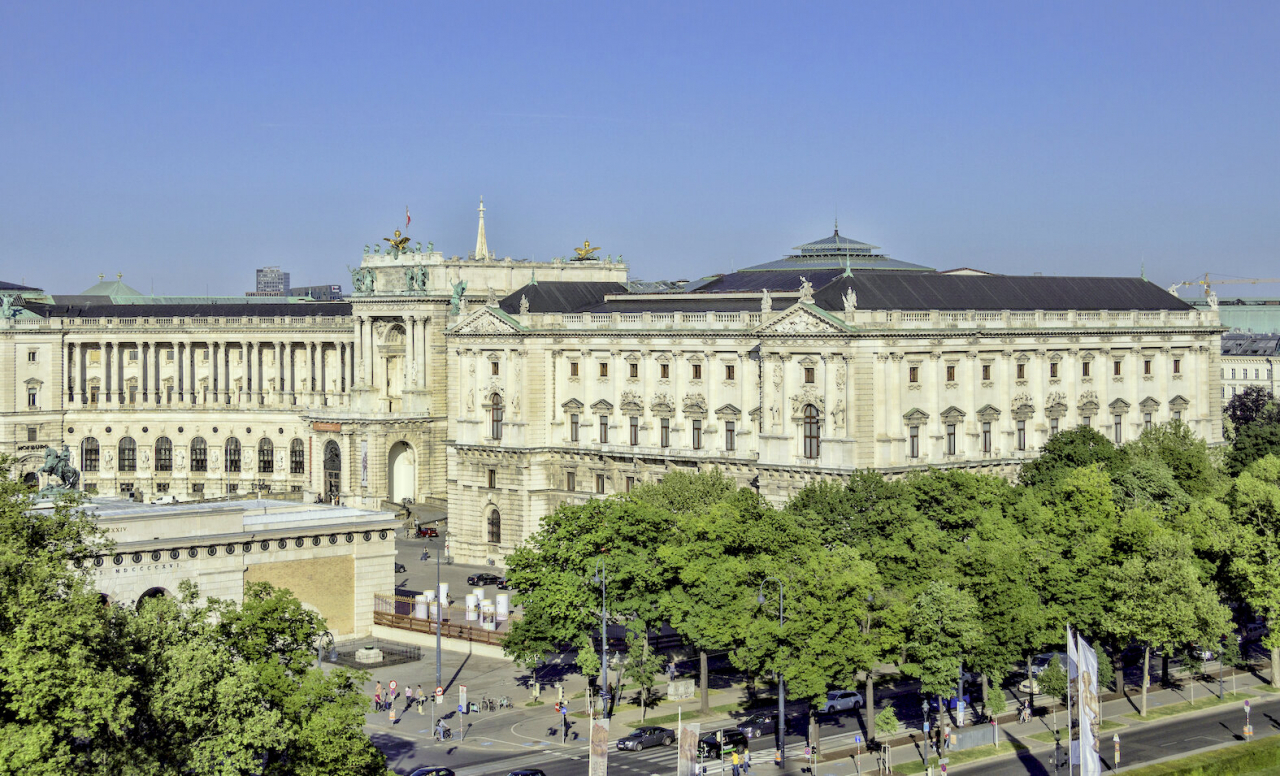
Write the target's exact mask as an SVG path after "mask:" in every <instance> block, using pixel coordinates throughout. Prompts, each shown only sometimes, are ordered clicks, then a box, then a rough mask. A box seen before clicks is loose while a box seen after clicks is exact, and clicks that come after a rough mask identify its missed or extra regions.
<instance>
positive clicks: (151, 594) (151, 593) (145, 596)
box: [135, 587, 170, 611]
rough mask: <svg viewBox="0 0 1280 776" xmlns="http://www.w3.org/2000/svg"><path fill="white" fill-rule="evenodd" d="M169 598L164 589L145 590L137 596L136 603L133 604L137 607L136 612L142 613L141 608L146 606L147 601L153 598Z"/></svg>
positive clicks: (152, 588)
mask: <svg viewBox="0 0 1280 776" xmlns="http://www.w3.org/2000/svg"><path fill="white" fill-rule="evenodd" d="M169 596H170V593H169V591H168V590H166V589H164V588H163V587H151V588H147V590H146V591H144V592H143V593H142V595H140V596H138V601H137V603H136V604H135V606H136V607H137V609H138V611H142V607H143V606H145V605H146V603H147V601H150V600H151V599H153V598H168V597H169Z"/></svg>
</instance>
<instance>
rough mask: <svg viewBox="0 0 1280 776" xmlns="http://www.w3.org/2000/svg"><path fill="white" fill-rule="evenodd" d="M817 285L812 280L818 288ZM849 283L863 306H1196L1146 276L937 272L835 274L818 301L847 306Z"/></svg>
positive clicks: (821, 304)
mask: <svg viewBox="0 0 1280 776" xmlns="http://www.w3.org/2000/svg"><path fill="white" fill-rule="evenodd" d="M815 274H816V273H815ZM810 280H811V281H812V280H813V278H810ZM817 285H818V284H817V282H814V286H815V288H816V287H817ZM850 286H852V287H853V290H854V293H856V294H857V297H858V309H860V310H868V309H869V310H1190V309H1192V307H1191V305H1189V304H1187V303H1186V302H1184V301H1182V300H1181V299H1179V298H1178V297H1176V296H1174V295H1173V294H1170V293H1169V292H1168V291H1166V290H1164V289H1163V288H1160V287H1159V286H1157V285H1155V284H1154V283H1151V282H1149V281H1146V280H1143V279H1142V278H1108V277H1046V276H1040V275H1033V276H1027V275H1022V276H1019V275H942V274H938V273H935V272H929V273H925V272H920V273H916V272H910V273H903V272H855V273H854V277H852V278H849V277H840V276H839V274H837V276H836V277H835V278H833V279H832V281H831V282H828V283H827V284H826V285H825V286H823V287H822V288H821V289H820V290H818V291H817V292H816V293H815V294H814V295H813V300H814V303H815V304H817V305H818V306H819V307H821V308H823V309H824V310H843V309H844V302H843V296H844V292H845V289H846V288H848V287H850Z"/></svg>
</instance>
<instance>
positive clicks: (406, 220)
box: [404, 205, 413, 229]
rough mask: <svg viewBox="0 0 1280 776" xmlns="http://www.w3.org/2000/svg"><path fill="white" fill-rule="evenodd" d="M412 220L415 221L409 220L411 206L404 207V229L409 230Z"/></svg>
mask: <svg viewBox="0 0 1280 776" xmlns="http://www.w3.org/2000/svg"><path fill="white" fill-rule="evenodd" d="M412 220H413V219H411V218H409V206H408V205H405V206H404V228H405V229H408V228H409V222H410V221H412Z"/></svg>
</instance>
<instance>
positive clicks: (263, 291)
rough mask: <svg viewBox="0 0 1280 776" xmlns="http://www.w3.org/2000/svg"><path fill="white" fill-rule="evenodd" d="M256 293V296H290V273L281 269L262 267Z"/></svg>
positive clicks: (258, 274) (258, 276) (258, 272)
mask: <svg viewBox="0 0 1280 776" xmlns="http://www.w3.org/2000/svg"><path fill="white" fill-rule="evenodd" d="M254 292H255V293H254V296H288V295H289V273H288V272H281V271H280V268H279V267H260V268H259V269H258V271H257V284H256V287H255V288H254Z"/></svg>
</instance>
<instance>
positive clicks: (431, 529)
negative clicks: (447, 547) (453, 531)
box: [422, 525, 440, 539]
mask: <svg viewBox="0 0 1280 776" xmlns="http://www.w3.org/2000/svg"><path fill="white" fill-rule="evenodd" d="M422 535H423V536H425V537H427V538H428V539H434V538H436V537H437V536H439V535H440V531H439V529H437V528H436V527H435V526H434V525H427V526H423V527H422Z"/></svg>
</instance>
